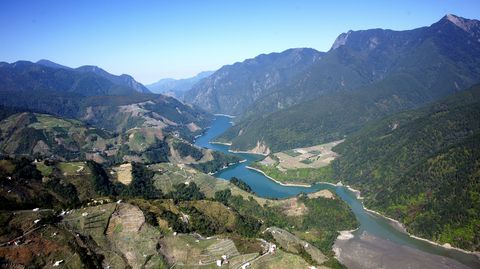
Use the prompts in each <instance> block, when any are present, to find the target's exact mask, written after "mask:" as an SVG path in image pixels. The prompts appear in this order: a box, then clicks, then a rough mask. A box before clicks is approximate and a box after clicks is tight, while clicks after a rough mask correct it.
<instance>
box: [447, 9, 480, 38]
mask: <svg viewBox="0 0 480 269" xmlns="http://www.w3.org/2000/svg"><path fill="white" fill-rule="evenodd" d="M440 22H444V23H445V22H446V23H452V24H454V25H455V26H457V27H459V28H460V29H462V30H464V31H465V32H467V33H470V34H472V35H476V34H478V32H479V31H480V30H479V28H480V21H478V20H470V19H465V18H462V17H459V16H456V15H453V14H447V15H445V16H444V17H443V18H442V19H441V20H440Z"/></svg>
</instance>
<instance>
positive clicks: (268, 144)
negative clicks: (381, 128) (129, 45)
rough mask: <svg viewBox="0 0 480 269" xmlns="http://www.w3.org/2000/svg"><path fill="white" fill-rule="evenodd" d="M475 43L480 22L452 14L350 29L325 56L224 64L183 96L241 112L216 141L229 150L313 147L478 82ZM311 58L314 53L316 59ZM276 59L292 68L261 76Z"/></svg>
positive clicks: (213, 108)
mask: <svg viewBox="0 0 480 269" xmlns="http://www.w3.org/2000/svg"><path fill="white" fill-rule="evenodd" d="M479 40H480V22H479V21H477V20H468V19H464V18H460V17H457V16H454V15H447V16H445V17H443V18H442V19H441V20H440V21H438V22H436V23H434V24H432V25H431V26H429V27H422V28H418V29H414V30H409V31H392V30H382V29H373V30H365V31H349V32H347V33H343V34H341V35H340V36H339V37H338V38H337V40H336V41H335V42H334V44H333V46H332V48H331V49H330V51H328V52H327V53H323V54H322V53H317V52H316V51H314V50H310V54H309V55H310V56H309V57H307V56H303V57H302V56H298V57H291V55H292V54H291V52H290V53H289V51H286V52H284V53H280V54H271V55H262V56H259V57H258V58H259V59H257V58H255V59H253V60H247V61H245V62H243V63H237V64H235V65H232V66H225V67H223V68H221V69H220V70H219V71H217V72H215V73H214V74H213V75H211V76H210V77H209V78H208V79H205V80H203V81H201V82H199V83H198V84H196V85H195V86H194V87H193V89H192V90H191V91H189V92H188V93H186V95H185V96H186V98H185V99H186V100H187V101H191V102H193V103H194V104H196V105H199V106H200V107H203V108H204V109H206V110H207V111H210V112H214V113H223V114H233V115H240V116H241V117H240V118H239V119H237V120H236V122H237V125H236V126H235V127H233V128H232V129H230V130H229V131H228V132H227V133H226V134H225V135H224V136H223V137H220V138H219V139H218V140H219V141H223V142H232V143H233V145H232V148H233V149H240V150H248V149H252V148H254V147H256V146H257V145H258V144H263V145H265V147H262V148H270V149H271V150H272V151H278V150H283V149H288V148H296V147H301V146H305V145H312V144H319V143H323V142H328V141H331V140H334V139H341V138H343V137H344V136H345V135H348V134H350V133H352V132H353V131H355V130H358V129H359V128H360V127H361V126H363V125H364V124H365V123H366V122H368V121H370V120H373V119H378V118H380V117H383V116H385V115H388V114H391V113H394V112H397V111H400V110H405V109H410V108H415V107H417V106H419V105H422V104H425V103H427V102H431V101H434V100H437V99H439V98H442V97H445V96H447V95H450V94H453V93H455V92H458V91H461V90H463V89H465V88H467V87H469V86H471V85H473V84H475V83H477V82H479V81H480V68H479V67H480V41H479ZM297 53H300V52H299V51H297ZM300 55H303V54H300ZM312 55H318V57H315V59H316V60H315V61H313V60H312V58H313V56H312ZM289 56H290V57H289ZM279 58H281V59H282V60H284V61H286V62H283V65H284V66H285V67H286V68H288V67H292V69H295V70H296V71H297V72H296V73H292V72H288V75H287V76H281V75H278V76H276V77H277V79H267V77H268V78H271V77H272V75H271V73H268V72H263V70H272V69H280V70H284V69H281V68H280V65H278V62H279V61H280V60H279ZM260 59H261V60H260ZM299 59H309V60H305V61H299ZM280 62H281V61H280ZM307 62H308V63H309V64H307ZM260 63H262V64H260ZM299 63H302V64H299ZM252 65H255V66H257V65H260V66H261V67H258V68H257V69H256V70H258V72H259V73H256V74H257V75H256V77H252V76H246V75H245V74H248V71H245V70H250V68H251V66H252ZM293 66H297V67H296V68H293ZM302 68H303V69H302ZM299 69H302V70H301V71H298V70H299ZM277 74H278V73H277ZM274 77H275V76H274ZM262 79H263V80H262ZM280 79H282V80H283V82H282V83H279V80H280ZM261 81H263V82H262V83H260V82H261ZM267 82H268V83H267ZM253 89H255V90H253ZM280 109H281V110H280ZM277 110H279V111H278V112H275V111H277ZM272 112H273V113H272Z"/></svg>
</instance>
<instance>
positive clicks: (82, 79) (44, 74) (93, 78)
mask: <svg viewBox="0 0 480 269" xmlns="http://www.w3.org/2000/svg"><path fill="white" fill-rule="evenodd" d="M0 91H57V92H71V93H77V94H80V95H84V96H92V95H122V94H132V93H136V92H140V93H149V92H150V91H149V90H148V89H147V88H146V87H145V86H143V85H142V84H141V83H139V82H137V81H135V79H133V78H132V77H131V76H129V75H121V76H115V75H112V74H110V73H108V72H106V71H105V70H103V69H101V68H99V67H96V66H81V67H78V68H75V69H73V68H70V67H66V66H63V65H60V64H57V63H54V62H51V61H48V60H40V61H38V62H37V63H32V62H28V61H18V62H15V63H12V64H9V63H4V62H3V63H0Z"/></svg>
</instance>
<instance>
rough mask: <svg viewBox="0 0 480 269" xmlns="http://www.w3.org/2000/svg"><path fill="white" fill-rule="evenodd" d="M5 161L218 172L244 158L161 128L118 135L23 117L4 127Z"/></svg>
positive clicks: (0, 144)
mask: <svg viewBox="0 0 480 269" xmlns="http://www.w3.org/2000/svg"><path fill="white" fill-rule="evenodd" d="M0 155H6V156H26V157H28V156H34V157H36V158H39V159H44V158H48V159H50V160H62V161H67V160H68V161H85V160H93V161H95V162H97V163H108V164H115V163H122V162H131V161H134V162H142V163H158V162H173V163H182V164H187V165H192V166H195V167H197V168H198V169H200V170H202V171H204V172H205V173H209V172H215V171H217V170H219V169H220V168H222V167H224V166H227V165H229V164H231V163H235V162H238V161H240V160H239V159H238V158H235V157H232V156H227V155H224V154H221V153H218V152H213V151H210V150H206V149H200V148H197V147H195V146H193V145H192V144H190V143H189V142H188V141H185V140H183V139H182V138H180V137H179V136H175V135H172V134H171V133H170V132H168V131H165V130H164V129H163V128H162V127H159V126H146V125H144V126H138V127H135V128H132V129H130V130H128V131H126V132H122V133H115V132H110V131H107V130H105V129H103V128H102V129H100V128H93V127H90V126H88V125H86V124H84V123H83V122H81V121H79V120H73V119H68V118H59V117H54V116H52V115H48V114H37V113H28V112H25V113H19V114H14V115H12V116H10V117H8V118H6V119H4V120H2V121H0Z"/></svg>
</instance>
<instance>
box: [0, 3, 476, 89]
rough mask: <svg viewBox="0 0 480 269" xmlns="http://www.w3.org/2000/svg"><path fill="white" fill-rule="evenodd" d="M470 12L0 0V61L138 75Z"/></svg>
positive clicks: (178, 73) (450, 7)
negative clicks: (52, 63) (41, 62)
mask: <svg viewBox="0 0 480 269" xmlns="http://www.w3.org/2000/svg"><path fill="white" fill-rule="evenodd" d="M447 13H453V14H456V15H459V16H462V17H465V18H471V19H479V18H480V1H478V0H416V1H410V0H404V1H389V0H383V1H379V0H378V1H377V0H375V1H358V0H357V1H320V0H317V1H300V0H298V1H280V0H278V1H261V0H256V1H248V0H244V1H229V0H223V1H181V0H177V1H174V0H172V1H133V0H132V1H86V0H80V1H73V0H71V1H70V0H62V1H50V0H44V1H39V0H37V1H18V0H17V1H6V0H3V1H0V36H1V40H0V61H6V62H14V61H17V60H29V61H37V60H39V59H49V60H52V61H55V62H58V63H60V64H64V65H68V66H71V67H77V66H81V65H86V64H91V65H98V66H100V67H102V68H104V69H105V70H107V71H109V72H111V73H114V74H122V73H127V74H130V75H132V76H134V77H135V78H136V79H137V80H139V81H140V82H143V83H151V82H154V81H157V80H158V79H160V78H165V77H173V78H182V77H189V76H192V75H195V74H196V73H198V72H200V71H204V70H214V69H218V68H220V67H221V66H222V65H225V64H231V63H234V62H237V61H243V60H244V59H246V58H252V57H255V56H256V55H258V54H261V53H269V52H279V51H283V50H285V49H288V48H293V47H311V48H315V49H317V50H320V51H327V50H328V49H329V48H330V46H331V44H332V43H333V41H334V40H335V38H336V37H337V36H338V35H339V34H341V33H342V32H346V31H348V30H361V29H369V28H387V29H394V30H406V29H413V28H417V27H421V26H428V25H430V24H432V23H434V22H436V21H438V20H439V19H440V18H441V17H442V16H444V15H445V14H447Z"/></svg>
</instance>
